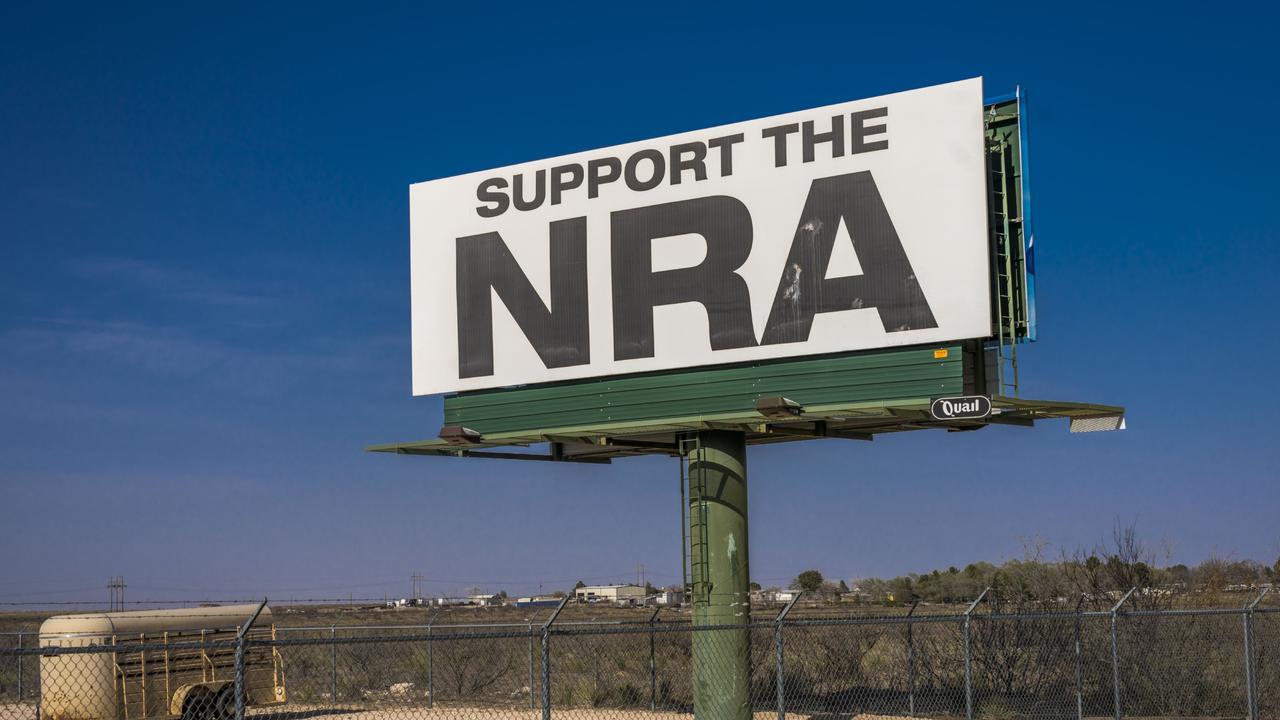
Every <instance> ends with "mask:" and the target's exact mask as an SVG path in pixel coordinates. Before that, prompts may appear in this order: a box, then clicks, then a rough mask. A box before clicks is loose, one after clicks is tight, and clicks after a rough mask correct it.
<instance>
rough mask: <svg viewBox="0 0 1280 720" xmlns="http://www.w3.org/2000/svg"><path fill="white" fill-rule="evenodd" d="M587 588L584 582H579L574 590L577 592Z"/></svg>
mask: <svg viewBox="0 0 1280 720" xmlns="http://www.w3.org/2000/svg"><path fill="white" fill-rule="evenodd" d="M586 586H587V584H586V583H584V582H582V581H581V580H579V581H578V584H577V585H574V586H573V589H574V590H577V589H578V588H584V587H586Z"/></svg>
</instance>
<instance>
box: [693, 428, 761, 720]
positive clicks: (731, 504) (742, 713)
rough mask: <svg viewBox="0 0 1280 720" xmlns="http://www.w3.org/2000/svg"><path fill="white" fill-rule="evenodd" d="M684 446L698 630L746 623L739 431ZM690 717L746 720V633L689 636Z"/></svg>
mask: <svg viewBox="0 0 1280 720" xmlns="http://www.w3.org/2000/svg"><path fill="white" fill-rule="evenodd" d="M690 440H691V441H690V442H686V443H685V453H686V457H687V459H688V461H689V541H690V571H691V575H692V577H691V581H692V585H693V622H694V624H695V625H746V624H748V623H750V622H751V603H750V597H749V595H748V592H749V589H748V587H747V585H748V582H749V579H750V574H749V572H748V567H749V563H748V561H747V444H746V436H745V435H744V434H743V433H741V432H732V431H726V430H707V431H702V432H699V433H697V434H696V435H695V436H694V437H693V438H691V439H690ZM693 673H694V677H693V682H694V688H695V690H694V700H693V711H694V716H695V717H697V718H698V719H699V720H750V718H751V631H750V630H749V629H748V628H745V627H742V628H734V629H731V630H710V631H701V632H696V633H694V637H693Z"/></svg>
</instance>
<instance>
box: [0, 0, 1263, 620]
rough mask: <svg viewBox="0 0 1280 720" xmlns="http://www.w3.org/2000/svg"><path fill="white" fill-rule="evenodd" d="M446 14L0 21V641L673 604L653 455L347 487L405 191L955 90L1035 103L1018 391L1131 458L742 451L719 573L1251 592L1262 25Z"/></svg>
mask: <svg viewBox="0 0 1280 720" xmlns="http://www.w3.org/2000/svg"><path fill="white" fill-rule="evenodd" d="M24 5H25V4H24ZM459 5H460V6H461V7H464V8H466V9H465V10H464V11H463V12H461V13H457V14H454V13H445V12H443V11H440V10H438V9H431V8H430V7H429V4H427V3H413V4H408V5H406V6H405V7H403V8H401V9H395V10H383V11H379V12H377V13H364V12H361V13H353V12H352V11H351V8H350V7H345V8H337V7H334V8H326V7H323V6H322V5H320V4H314V3H312V4H306V5H303V4H299V5H297V6H295V7H294V8H293V9H286V8H284V7H283V6H282V5H277V4H262V3H252V4H206V5H201V6H199V8H198V9H192V8H191V7H190V6H187V5H185V4H182V3H178V4H164V5H161V4H159V3H157V4H154V5H152V7H151V8H150V9H138V8H137V7H135V6H130V7H127V8H126V7H120V6H115V5H109V4H102V3H96V4H86V5H83V6H80V7H72V6H68V5H64V4H58V5H56V6H49V5H46V6H44V7H47V8H48V10H42V11H39V12H37V11H32V10H29V9H26V8H20V7H18V4H17V3H11V4H7V5H6V6H5V9H4V10H3V11H0V38H2V40H0V490H2V492H0V549H2V550H3V557H4V560H3V564H2V565H0V602H3V601H22V600H64V601H65V600H81V599H88V600H95V601H101V600H103V599H104V598H105V595H106V591H105V590H104V589H103V586H104V585H105V583H106V580H107V577H108V576H110V575H124V576H125V577H126V579H127V581H128V583H129V585H130V590H129V595H130V597H131V598H134V599H143V598H159V597H208V596H213V597H246V596H250V595H261V594H270V595H271V596H272V597H273V598H275V599H281V600H283V599H286V598H288V597H299V598H301V597H334V596H338V595H342V596H346V595H347V594H354V595H356V596H361V595H364V596H373V597H381V596H382V595H383V594H384V593H390V594H393V595H404V594H406V593H407V592H408V589H409V574H410V573H411V572H413V571H420V572H421V573H423V575H424V576H425V577H426V580H425V581H424V588H425V590H426V591H427V592H429V593H431V594H437V593H457V592H459V591H460V590H463V589H465V588H467V587H469V586H471V585H481V586H483V587H485V588H486V589H489V590H495V591H496V590H498V589H507V590H509V591H511V592H513V593H514V592H528V591H536V590H537V589H538V586H539V583H542V584H543V586H544V589H546V590H550V589H553V588H556V587H561V586H565V585H567V584H569V583H571V582H572V581H573V580H575V579H578V578H582V579H585V580H587V581H589V582H591V581H602V582H603V581H620V580H626V579H628V578H632V577H634V576H635V567H636V565H637V564H640V563H643V564H644V565H646V566H647V568H648V578H649V579H651V580H653V581H654V582H656V583H659V584H666V583H670V582H673V581H676V580H677V579H678V575H679V544H678V543H679V533H678V526H679V505H678V495H677V481H676V463H675V461H674V460H667V459H662V458H646V459H637V460H632V461H627V462H621V463H618V464H615V465H613V466H610V467H596V466H587V467H582V466H572V465H558V464H551V463H523V464H517V463H503V462H500V461H474V462H473V461H458V460H432V459H426V458H406V457H394V456H379V455H370V454H367V453H364V452H362V447H363V446H364V445H366V444H370V443H376V442H388V441H396V440H413V439H422V438H426V437H431V436H433V435H434V434H435V432H436V430H437V429H438V427H439V425H440V420H441V408H440V401H439V399H438V398H416V399H415V398H413V397H411V394H410V368H409V298H408V287H409V286H408V273H409V268H408V186H409V184H410V183H412V182H416V181H420V180H425V179H430V178H435V177H442V176H447V175H451V174H456V173H460V172H466V171H472V170H479V169H484V168H487V167H494V166H500V165H505V164H510V163H513V162H517V161H523V160H529V159H535V158H539V157H546V156H553V155H558V154H563V153H568V152H572V151H577V150H583V149H589V148H593V147H599V146H604V145H611V144H616V143H620V142H625V141H630V140H636V139H641V138H645V137H651V136H657V135H663V134H668V133H673V132H678V131H684V130H693V129H697V128H701V127H707V126H711V125H716V124H721V123H727V122H732V121H738V120H743V119H748V118H752V117H759V116H764V115H770V114H776V113H780V112H786V111H791V110H798V109H803V108H807V107H813V106H818V105H823V104H829V103H834V102H839V101H843V100H850V99H856V98H860V97H867V96H872V95H877V94H882V93H886V92H893V91H898V90H904V89H909V88H914V87H921V86H925V85H930V84H935V83H940V82H945V81H951V80H957V79H961V78H966V77H972V76H975V75H982V76H984V77H985V80H986V87H987V92H988V94H991V95H995V94H999V93H1003V92H1007V91H1010V90H1012V89H1013V88H1014V87H1015V85H1017V84H1022V85H1023V86H1024V87H1025V88H1027V89H1028V91H1029V93H1030V97H1031V102H1032V108H1031V110H1032V123H1033V125H1032V150H1031V154H1032V162H1033V173H1034V181H1035V191H1036V196H1035V207H1034V210H1035V213H1036V223H1037V245H1038V248H1037V250H1038V256H1037V259H1038V271H1039V286H1038V287H1039V299H1040V305H1039V312H1040V323H1041V336H1042V338H1043V340H1042V342H1040V343H1038V344H1037V345H1035V346H1034V347H1032V348H1030V349H1028V350H1027V351H1026V352H1025V353H1024V355H1023V359H1024V363H1023V370H1024V372H1023V378H1024V387H1023V390H1024V394H1025V395H1027V396H1029V397H1044V398H1056V399H1073V400H1092V401H1097V402H1106V403H1116V404H1123V405H1126V406H1127V407H1128V408H1129V426H1130V429H1129V430H1128V431H1126V432H1123V433H1104V434H1097V435H1075V436H1073V435H1069V434H1068V433H1067V429H1066V426H1065V424H1064V423H1056V424H1054V423H1047V424H1045V425H1043V426H1041V427H1038V428H1036V429H1035V430H1030V431H1028V430H1025V429H1019V428H989V429H987V430H984V431H983V432H980V433H960V434H947V433H925V432H921V433H908V434H905V435H904V436H901V437H893V438H885V439H881V440H877V442H875V443H844V442H841V441H836V440H832V441H821V442H815V443H804V444H793V445H791V446H787V447H773V448H760V449H755V450H753V451H752V458H751V461H752V467H751V476H750V483H751V505H752V523H753V524H752V530H751V533H752V534H751V548H750V551H751V559H752V562H753V568H752V570H753V576H754V577H755V578H756V579H757V580H759V581H760V582H763V583H765V584H774V583H785V582H787V581H788V580H789V579H790V578H792V577H793V576H794V575H795V574H796V573H797V572H798V571H800V570H803V569H805V568H808V567H816V568H819V569H821V570H822V571H823V572H824V573H826V574H827V575H828V576H832V577H843V578H849V577H855V576H865V575H893V574H898V573H904V572H910V571H925V570H929V569H932V568H934V567H939V566H940V567H946V566H948V565H953V564H955V565H960V564H964V563H967V562H970V561H974V560H980V559H987V560H996V561H998V560H1000V559H1003V558H1007V557H1010V556H1016V555H1018V554H1019V553H1020V548H1021V542H1022V541H1021V540H1020V538H1029V537H1039V538H1043V539H1044V540H1047V541H1049V542H1050V543H1052V548H1053V549H1051V550H1050V552H1056V549H1057V548H1065V549H1068V550H1070V549H1074V548H1077V547H1080V546H1091V545H1094V544H1096V543H1098V542H1100V541H1101V540H1103V539H1104V538H1105V537H1106V536H1107V535H1108V534H1109V533H1110V530H1111V527H1112V526H1113V524H1115V523H1116V522H1117V520H1119V521H1120V522H1124V523H1128V522H1134V521H1136V522H1137V524H1138V528H1139V532H1140V533H1141V534H1142V535H1143V536H1144V537H1145V538H1147V539H1148V540H1149V541H1151V542H1152V543H1154V544H1157V545H1160V546H1162V547H1164V546H1167V547H1168V548H1169V549H1170V553H1171V554H1170V555H1169V558H1170V559H1171V560H1172V561H1174V562H1185V563H1189V564H1190V563H1195V562H1198V561H1200V560H1203V559H1204V558H1206V557H1208V556H1211V555H1217V556H1222V557H1231V558H1253V559H1257V560H1261V561H1264V562H1267V563H1271V562H1274V561H1275V559H1276V556H1277V555H1278V554H1280V524H1278V523H1277V519H1278V518H1280V489H1278V488H1277V475H1278V473H1277V460H1276V457H1277V456H1276V446H1277V440H1278V439H1280V438H1278V437H1277V432H1276V427H1277V425H1276V419H1275V414H1276V407H1277V402H1276V391H1275V377H1276V373H1275V371H1274V367H1275V365H1276V358H1277V357H1280V338H1278V336H1277V322H1276V314H1277V311H1280V303H1278V302H1277V299H1276V283H1275V279H1274V278H1275V274H1276V268H1277V265H1278V263H1280V213H1278V211H1277V206H1278V203H1277V201H1278V200H1280V183H1278V182H1277V180H1276V177H1275V168H1276V167H1277V166H1278V165H1280V145H1278V143H1277V139H1276V130H1275V128H1276V116H1277V112H1278V111H1280V103H1278V102H1277V91H1276V89H1275V88H1276V85H1275V78H1274V74H1275V71H1276V69H1277V64H1276V55H1275V47H1274V29H1275V27H1276V26H1277V23H1278V22H1280V13H1278V12H1277V10H1276V5H1275V4H1274V3H1260V2H1259V3H1254V4H1241V5H1234V6H1233V5H1232V4H1230V3H1227V4H1222V3H1219V4H1215V5H1213V6H1212V7H1209V6H1204V5H1202V4H1197V7H1199V8H1202V9H1201V10H1199V11H1196V12H1190V11H1182V10H1180V9H1179V7H1178V5H1177V4H1168V3H1161V4H1158V5H1155V4H1153V5H1151V6H1149V7H1146V8H1138V7H1134V6H1131V5H1130V4H1128V3H1105V4H1097V5H1090V4H1080V3H1074V4H1070V5H1059V6H1057V9H1055V10H1053V11H1051V12H1039V11H1037V10H1035V9H1033V6H1035V5H1036V4H1034V3H1031V4H1015V5H1013V6H1009V7H1011V8H1015V9H1010V10H1001V9H999V8H998V7H996V6H986V7H985V9H983V8H979V7H977V6H973V7H961V6H960V5H958V4H955V3H945V4H941V5H939V6H936V7H928V6H926V5H922V4H918V3H907V4H903V3H888V4H884V3H880V4H865V5H863V4H857V3H827V4H821V5H813V6H810V5H804V4H799V5H796V4H791V5H788V4H781V5H779V4H777V3H770V4H768V5H765V6H756V5H752V4H746V3H742V4H725V5H716V6H707V7H705V8H704V9H691V8H689V7H687V6H686V4H683V3H682V4H675V5H671V6H660V5H658V4H655V3H602V4H599V6H600V7H599V8H598V9H590V10H588V9H585V7H586V6H585V5H584V7H583V8H582V9H579V10H576V11H574V10H557V9H554V8H553V7H552V6H551V5H548V4H544V3H520V4H517V5H513V6H503V5H500V4H491V3H484V4H465V3H464V4H459ZM1163 559H1164V558H1163V557H1162V558H1161V560H1163Z"/></svg>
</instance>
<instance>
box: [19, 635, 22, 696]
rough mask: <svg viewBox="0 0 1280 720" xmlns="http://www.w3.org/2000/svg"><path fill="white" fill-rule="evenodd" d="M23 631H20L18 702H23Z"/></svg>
mask: <svg viewBox="0 0 1280 720" xmlns="http://www.w3.org/2000/svg"><path fill="white" fill-rule="evenodd" d="M22 660H23V657H22V633H18V702H22Z"/></svg>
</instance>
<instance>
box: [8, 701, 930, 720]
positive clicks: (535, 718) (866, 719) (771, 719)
mask: <svg viewBox="0 0 1280 720" xmlns="http://www.w3.org/2000/svg"><path fill="white" fill-rule="evenodd" d="M247 715H248V717H251V718H254V719H255V720H312V719H313V718H314V719H315V720H409V719H412V720H419V719H422V720H427V719H430V720H435V719H437V718H438V719H440V720H445V719H450V720H451V719H453V718H457V719H459V720H462V719H464V718H465V720H541V719H542V712H541V711H540V710H530V709H528V708H493V707H484V708H482V707H436V708H427V707H425V706H415V707H398V708H378V709H371V710H357V711H347V710H341V709H333V708H320V707H315V708H305V707H293V708H291V709H289V710H281V709H265V708H264V709H261V710H250V711H249V712H248V713H247ZM552 717H556V718H562V719H563V720H597V719H598V718H609V719H610V720H690V719H691V718H693V713H679V712H663V711H657V712H649V711H647V710H617V709H612V708H570V709H563V710H559V709H553V710H552ZM777 717H778V714H777V713H776V712H774V711H769V712H757V713H755V714H754V715H753V720H777ZM787 717H788V718H794V719H795V720H810V718H811V717H812V716H810V715H802V714H797V713H787ZM822 717H823V718H831V717H832V716H831V715H823V716H822ZM841 717H842V718H844V720H925V719H923V718H909V717H904V716H900V715H892V716H890V715H866V714H863V715H853V716H841ZM0 720H37V715H36V707H35V705H33V704H26V703H24V704H21V705H19V704H16V703H14V704H8V705H0ZM928 720H937V719H936V718H929V719H928Z"/></svg>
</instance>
